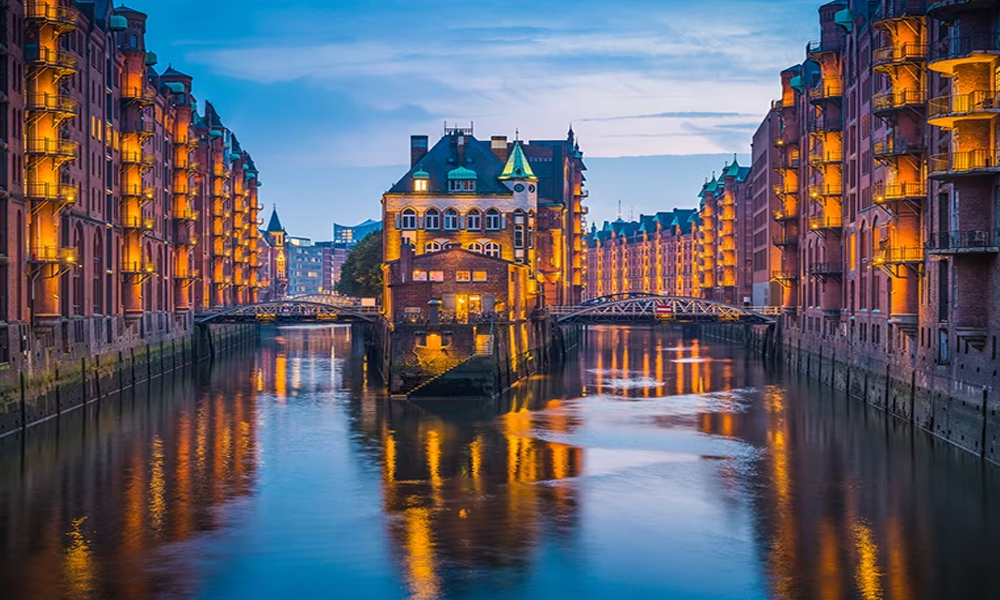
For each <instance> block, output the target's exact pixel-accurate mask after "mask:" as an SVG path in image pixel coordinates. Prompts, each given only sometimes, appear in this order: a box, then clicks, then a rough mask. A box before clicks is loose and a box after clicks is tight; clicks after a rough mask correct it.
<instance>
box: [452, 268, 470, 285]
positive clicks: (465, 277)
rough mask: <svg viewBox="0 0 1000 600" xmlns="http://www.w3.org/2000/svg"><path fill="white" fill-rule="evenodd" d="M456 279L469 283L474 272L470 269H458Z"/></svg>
mask: <svg viewBox="0 0 1000 600" xmlns="http://www.w3.org/2000/svg"><path fill="white" fill-rule="evenodd" d="M455 281H458V282H459V283H468V282H470V281H472V274H471V273H470V272H468V271H456V272H455Z"/></svg>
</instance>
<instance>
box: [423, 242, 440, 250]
mask: <svg viewBox="0 0 1000 600" xmlns="http://www.w3.org/2000/svg"><path fill="white" fill-rule="evenodd" d="M440 251H441V244H439V243H437V242H427V243H426V244H424V252H440Z"/></svg>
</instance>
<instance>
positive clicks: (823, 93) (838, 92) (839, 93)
mask: <svg viewBox="0 0 1000 600" xmlns="http://www.w3.org/2000/svg"><path fill="white" fill-rule="evenodd" d="M843 96H844V84H843V83H841V82H839V81H824V82H821V83H820V84H819V85H817V86H816V87H814V88H812V89H810V90H809V100H810V101H812V102H817V101H820V100H830V99H834V98H842V97H843Z"/></svg>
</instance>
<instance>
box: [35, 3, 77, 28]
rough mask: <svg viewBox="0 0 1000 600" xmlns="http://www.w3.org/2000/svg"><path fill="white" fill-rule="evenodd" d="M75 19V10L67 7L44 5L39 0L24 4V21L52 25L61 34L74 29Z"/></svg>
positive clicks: (53, 4) (55, 4)
mask: <svg viewBox="0 0 1000 600" xmlns="http://www.w3.org/2000/svg"><path fill="white" fill-rule="evenodd" d="M76 17H77V12H76V9H75V8H72V7H69V6H60V5H58V4H57V3H55V2H53V3H52V4H45V3H44V2H39V0H28V1H27V2H25V6H24V20H25V21H27V22H29V23H41V24H46V25H52V26H54V27H55V28H56V29H57V30H59V31H60V32H62V33H65V32H67V31H72V30H74V29H76Z"/></svg>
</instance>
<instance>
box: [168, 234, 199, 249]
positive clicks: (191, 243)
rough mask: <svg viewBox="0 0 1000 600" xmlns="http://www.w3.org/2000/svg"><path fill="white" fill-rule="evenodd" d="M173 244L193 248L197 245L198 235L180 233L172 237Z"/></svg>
mask: <svg viewBox="0 0 1000 600" xmlns="http://www.w3.org/2000/svg"><path fill="white" fill-rule="evenodd" d="M174 244H176V245H178V246H187V247H189V248H194V247H195V246H197V245H198V236H196V235H181V236H178V237H176V238H174Z"/></svg>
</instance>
